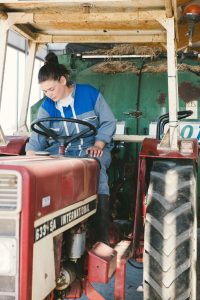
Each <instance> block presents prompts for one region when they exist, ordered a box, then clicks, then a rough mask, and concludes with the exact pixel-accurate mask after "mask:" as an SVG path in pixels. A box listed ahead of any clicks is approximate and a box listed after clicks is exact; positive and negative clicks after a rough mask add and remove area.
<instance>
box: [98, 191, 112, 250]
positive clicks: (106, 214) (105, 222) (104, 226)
mask: <svg viewBox="0 0 200 300" xmlns="http://www.w3.org/2000/svg"><path fill="white" fill-rule="evenodd" d="M109 206H110V202H109V196H108V195H104V194H99V195H98V204H97V214H96V217H97V219H96V220H97V239H98V241H100V242H103V243H105V244H107V245H109V225H110V208H109Z"/></svg>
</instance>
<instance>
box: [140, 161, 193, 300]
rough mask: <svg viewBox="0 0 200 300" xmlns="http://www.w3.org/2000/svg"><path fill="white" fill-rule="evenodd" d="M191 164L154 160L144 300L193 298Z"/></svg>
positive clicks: (145, 248)
mask: <svg viewBox="0 0 200 300" xmlns="http://www.w3.org/2000/svg"><path fill="white" fill-rule="evenodd" d="M196 258H197V220H196V169H195V165H194V162H193V161H189V160H180V159H179V160H177V159H176V160H171V159H168V160H155V161H154V162H153V166H152V170H151V173H150V181H149V188H148V194H147V210H146V219H145V233H144V300H185V299H190V300H195V299H196Z"/></svg>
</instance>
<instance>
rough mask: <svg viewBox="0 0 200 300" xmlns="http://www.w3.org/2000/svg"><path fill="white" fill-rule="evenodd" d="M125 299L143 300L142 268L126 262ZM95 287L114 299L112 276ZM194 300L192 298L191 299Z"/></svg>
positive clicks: (199, 278) (199, 283) (199, 281)
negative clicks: (107, 281) (106, 282)
mask: <svg viewBox="0 0 200 300" xmlns="http://www.w3.org/2000/svg"><path fill="white" fill-rule="evenodd" d="M197 243H198V246H197V249H198V255H197V299H196V300H200V264H199V263H198V262H199V261H200V228H199V229H198V239H197ZM130 262H131V263H133V264H134V265H136V266H137V267H141V264H137V263H136V262H135V261H134V260H130ZM126 271H127V273H126V300H143V292H142V291H141V287H142V286H141V284H142V277H143V270H142V269H138V268H134V267H132V266H131V265H130V264H129V263H127V268H126ZM93 286H94V287H95V289H96V290H97V291H98V292H99V293H101V295H102V296H103V297H104V298H105V300H114V294H113V291H114V276H113V277H112V278H111V280H110V282H109V283H108V284H93ZM79 300H88V298H87V297H86V296H82V297H81V298H79ZM193 300H194V299H193Z"/></svg>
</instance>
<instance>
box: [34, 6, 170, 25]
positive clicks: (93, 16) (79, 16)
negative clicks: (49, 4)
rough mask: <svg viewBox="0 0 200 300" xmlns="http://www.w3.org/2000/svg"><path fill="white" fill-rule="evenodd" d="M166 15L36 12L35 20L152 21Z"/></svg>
mask: <svg viewBox="0 0 200 300" xmlns="http://www.w3.org/2000/svg"><path fill="white" fill-rule="evenodd" d="M160 17H163V18H164V17H165V11H164V10H159V9H158V10H148V11H134V12H131V13H130V12H120V13H119V12H116V13H115V12H114V13H88V14H84V13H70V14H69V13H67V12H58V13H56V14H55V13H43V14H39V13H34V14H33V22H34V23H37V24H44V23H47V24H50V23H52V22H55V23H92V22H94V23H95V22H104V23H105V22H107V23H115V22H131V21H140V22H141V21H150V20H157V19H158V18H160Z"/></svg>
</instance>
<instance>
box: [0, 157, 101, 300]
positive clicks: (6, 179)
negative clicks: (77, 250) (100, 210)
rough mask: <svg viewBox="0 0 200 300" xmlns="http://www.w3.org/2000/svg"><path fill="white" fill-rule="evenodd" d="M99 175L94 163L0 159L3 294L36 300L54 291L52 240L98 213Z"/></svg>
mask: <svg viewBox="0 0 200 300" xmlns="http://www.w3.org/2000/svg"><path fill="white" fill-rule="evenodd" d="M98 174H99V165H98V163H97V162H96V161H95V160H93V159H76V158H74V159H73V158H55V157H54V158H51V157H45V158H41V157H34V158H33V157H4V158H1V160H0V183H1V184H0V185H1V187H0V195H1V196H0V199H1V201H0V203H1V204H0V219H1V240H0V243H1V249H2V252H1V256H2V255H6V257H4V258H2V260H4V264H3V266H2V268H1V271H0V282H1V294H2V293H3V294H4V295H5V296H8V297H9V296H10V297H11V298H9V299H20V300H28V299H29V300H30V299H32V300H35V299H38V300H39V299H44V298H45V297H46V296H47V295H48V294H49V293H50V292H51V291H52V290H53V289H54V287H55V282H56V278H55V276H56V269H57V268H58V267H57V266H56V260H57V258H56V257H54V256H56V254H55V251H54V248H55V247H54V237H56V236H57V235H59V234H61V233H62V232H64V231H66V230H68V229H70V228H72V227H74V226H75V225H76V224H78V223H81V222H83V221H84V220H86V219H87V218H88V217H89V216H91V215H92V214H94V213H95V212H96V198H97V197H96V191H97V182H98ZM58 253H59V251H58ZM57 255H58V254H57ZM58 261H59V259H58ZM3 282H5V285H3V284H2V283H3ZM18 291H19V293H18Z"/></svg>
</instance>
